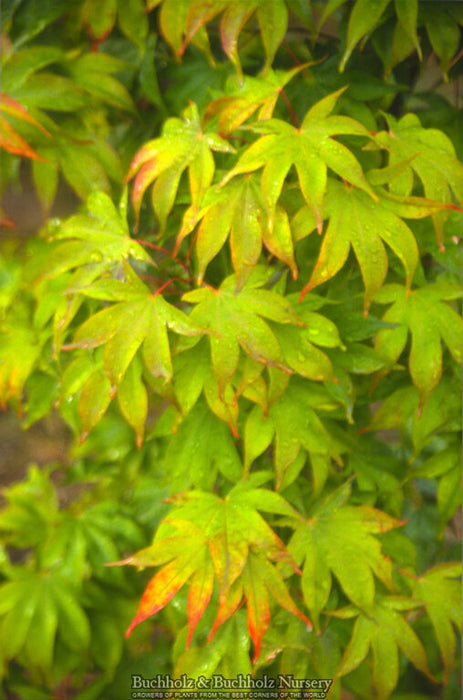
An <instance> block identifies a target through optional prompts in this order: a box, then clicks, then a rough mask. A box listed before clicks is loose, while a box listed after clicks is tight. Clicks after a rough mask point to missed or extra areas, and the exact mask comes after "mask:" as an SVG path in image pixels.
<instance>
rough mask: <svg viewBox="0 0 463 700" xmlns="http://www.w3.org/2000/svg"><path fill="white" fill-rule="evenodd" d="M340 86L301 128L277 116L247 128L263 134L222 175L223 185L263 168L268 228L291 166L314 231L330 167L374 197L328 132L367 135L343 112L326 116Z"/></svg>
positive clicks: (348, 155) (359, 170)
mask: <svg viewBox="0 0 463 700" xmlns="http://www.w3.org/2000/svg"><path fill="white" fill-rule="evenodd" d="M344 90H345V88H342V89H341V90H338V91H337V92H334V93H332V94H331V95H328V96H327V97H325V98H323V99H322V100H320V102H317V103H316V104H315V105H314V106H313V107H311V109H309V111H308V112H307V114H306V115H305V117H304V120H303V122H302V125H301V127H300V128H296V127H294V126H292V125H291V124H288V123H286V122H284V121H282V120H279V119H269V120H267V121H266V122H262V123H258V124H255V125H254V126H253V127H252V129H253V131H256V132H257V133H261V134H263V136H261V138H259V139H258V140H257V141H256V142H255V143H253V144H252V145H251V146H249V148H247V149H246V150H245V151H244V153H243V154H242V155H241V156H240V158H239V160H238V163H237V164H236V165H235V167H234V168H232V169H231V170H230V172H229V173H228V174H227V175H226V176H225V178H224V179H223V180H222V185H224V184H225V183H227V182H228V181H229V180H231V179H232V178H233V177H235V176H236V175H239V174H241V173H249V172H253V171H254V170H258V169H260V168H264V170H263V173H262V180H261V186H262V193H263V195H264V198H265V200H266V202H267V204H268V207H269V212H270V217H269V222H270V223H269V227H270V228H271V227H272V223H273V212H274V210H275V204H276V202H277V200H278V197H279V195H280V193H281V189H282V187H283V182H284V181H285V178H286V176H287V174H288V172H289V170H290V168H291V167H292V166H293V165H294V166H295V168H296V171H297V175H298V179H299V184H300V187H301V191H302V194H303V196H304V198H305V200H306V202H307V204H308V205H309V207H310V208H311V209H312V210H313V212H314V215H315V219H316V222H317V228H318V230H319V231H321V229H322V225H323V206H322V205H323V198H324V196H325V191H326V184H327V170H328V168H330V169H331V170H333V171H334V172H335V173H337V174H338V175H339V176H340V177H342V178H343V179H344V180H346V181H347V182H349V183H351V184H352V185H354V186H355V187H359V188H360V189H362V190H364V191H365V192H366V193H368V194H369V195H370V197H372V198H373V199H374V200H376V199H377V196H376V194H375V192H374V191H373V190H372V188H371V186H370V185H369V183H368V182H367V180H366V178H365V175H364V173H363V170H362V167H361V165H360V163H359V162H358V161H357V159H356V158H355V156H354V155H353V154H352V153H351V151H350V150H349V149H348V148H346V147H345V146H344V145H342V144H341V143H339V142H338V141H335V140H334V139H333V138H332V137H333V136H335V135H337V134H355V135H358V136H366V137H369V133H368V131H367V130H366V129H365V127H364V126H362V124H360V122H357V121H355V120H354V119H351V118H350V117H344V116H338V115H336V116H334V115H332V116H329V115H330V113H331V112H332V111H333V109H334V107H335V105H336V102H337V99H338V97H339V96H340V95H341V93H342V92H344Z"/></svg>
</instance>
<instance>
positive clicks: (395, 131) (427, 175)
mask: <svg viewBox="0 0 463 700" xmlns="http://www.w3.org/2000/svg"><path fill="white" fill-rule="evenodd" d="M387 121H388V125H389V130H388V131H381V132H380V133H378V134H377V135H376V137H375V140H376V142H377V143H378V144H380V146H382V147H383V148H386V149H387V150H388V152H389V164H390V165H394V164H396V163H400V162H402V161H407V160H408V161H409V165H408V167H406V168H405V169H404V171H403V172H402V173H401V175H400V176H398V177H396V178H394V180H393V181H392V182H391V183H390V191H391V192H393V193H394V194H397V195H401V196H408V195H409V194H411V192H412V190H413V187H414V184H415V177H418V178H419V180H420V181H421V183H422V185H423V187H424V191H425V193H426V197H428V198H429V199H433V200H436V201H440V202H447V203H450V202H452V199H453V198H455V200H456V201H457V203H459V204H462V203H463V165H462V164H461V163H460V162H459V161H458V160H457V158H456V155H455V149H454V147H453V144H452V142H451V141H450V139H449V138H448V136H446V135H445V134H444V133H443V132H442V131H439V130H438V129H424V128H423V127H422V126H421V123H420V120H419V119H418V117H417V116H416V115H415V114H407V115H405V116H404V117H402V119H400V120H396V119H395V118H394V117H393V116H392V115H387ZM447 217H448V211H446V210H442V211H438V212H436V213H434V214H433V221H434V226H435V229H436V234H437V239H438V242H439V246H440V248H441V250H443V229H444V224H445V221H446V219H447Z"/></svg>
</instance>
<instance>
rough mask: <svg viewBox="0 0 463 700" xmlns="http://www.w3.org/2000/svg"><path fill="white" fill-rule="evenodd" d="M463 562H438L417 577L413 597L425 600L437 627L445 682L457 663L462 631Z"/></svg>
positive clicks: (423, 601) (421, 600)
mask: <svg viewBox="0 0 463 700" xmlns="http://www.w3.org/2000/svg"><path fill="white" fill-rule="evenodd" d="M458 578H460V579H461V564H460V563H454V562H446V563H444V564H438V565H437V566H434V567H433V568H432V569H428V571H426V573H425V574H424V575H423V576H421V577H420V578H418V579H417V581H416V584H415V586H414V589H413V600H415V601H417V602H420V603H422V604H423V605H424V606H425V608H426V612H427V614H428V615H429V617H430V619H431V622H432V624H433V627H434V632H435V635H436V638H437V642H438V644H439V649H440V653H441V656H442V661H443V664H444V681H446V680H447V679H448V675H449V673H450V671H451V670H452V667H453V665H454V663H455V655H456V638H455V631H454V629H453V625H455V627H456V628H457V629H458V630H459V631H460V634H461V580H457V579H458Z"/></svg>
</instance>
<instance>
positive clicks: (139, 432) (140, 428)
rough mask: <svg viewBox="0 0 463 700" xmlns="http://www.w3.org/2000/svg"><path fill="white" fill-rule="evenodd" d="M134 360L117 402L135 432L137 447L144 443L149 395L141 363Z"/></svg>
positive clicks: (124, 378)
mask: <svg viewBox="0 0 463 700" xmlns="http://www.w3.org/2000/svg"><path fill="white" fill-rule="evenodd" d="M136 360H137V358H134V359H133V361H132V362H131V363H130V365H129V367H128V369H127V371H126V373H125V375H124V377H123V378H122V381H121V383H120V386H119V390H118V392H117V401H118V403H119V406H120V409H121V411H122V413H123V415H124V417H125V419H126V420H127V422H128V423H129V424H130V425H131V426H132V428H133V429H134V430H135V433H136V436H137V447H138V448H140V447H141V445H142V443H143V436H144V433H145V422H146V417H147V415H148V393H147V391H146V387H145V385H144V383H143V380H142V369H143V368H142V365H141V362H137V361H136Z"/></svg>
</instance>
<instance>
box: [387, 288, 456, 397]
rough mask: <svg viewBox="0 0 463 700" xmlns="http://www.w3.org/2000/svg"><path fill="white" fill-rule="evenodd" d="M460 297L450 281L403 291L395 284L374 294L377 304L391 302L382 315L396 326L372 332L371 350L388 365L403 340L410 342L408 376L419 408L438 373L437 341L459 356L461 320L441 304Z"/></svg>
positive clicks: (440, 363)
mask: <svg viewBox="0 0 463 700" xmlns="http://www.w3.org/2000/svg"><path fill="white" fill-rule="evenodd" d="M459 297H461V289H459V288H458V287H455V286H453V285H450V284H445V283H436V284H428V285H427V286H426V287H421V288H419V289H415V290H413V291H407V290H406V289H405V288H404V287H402V286H401V285H399V284H388V285H385V286H384V287H383V288H382V289H381V290H380V291H379V292H378V293H377V295H376V296H375V301H377V302H378V303H380V304H392V305H391V307H390V308H389V309H388V310H387V311H386V313H385V314H384V316H383V320H384V321H387V322H388V323H396V324H398V325H397V328H393V329H388V328H386V329H382V330H380V331H379V332H378V333H377V334H376V338H375V349H376V351H377V352H378V354H379V355H380V356H381V357H383V358H384V359H385V360H386V361H387V362H388V363H389V365H392V364H394V363H395V362H397V360H398V359H399V357H400V355H401V353H402V352H403V350H404V348H405V345H406V343H407V338H408V332H410V333H411V336H412V344H411V349H410V355H409V360H408V366H409V371H410V375H411V377H412V380H413V383H414V385H415V386H416V387H417V389H418V391H419V393H420V404H419V410H421V409H422V407H423V405H424V403H425V402H426V401H427V399H428V397H429V395H430V394H431V392H432V390H433V389H434V388H435V387H436V386H437V384H438V383H439V380H440V378H441V375H442V347H441V340H443V341H444V343H445V344H446V345H447V347H448V349H449V351H450V353H451V355H452V356H453V358H454V359H455V361H456V362H458V363H461V361H462V359H463V320H462V318H461V317H460V316H459V315H458V313H457V312H456V311H455V310H454V309H452V307H451V306H450V305H449V304H447V303H445V302H446V301H450V300H452V299H457V298H459Z"/></svg>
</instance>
